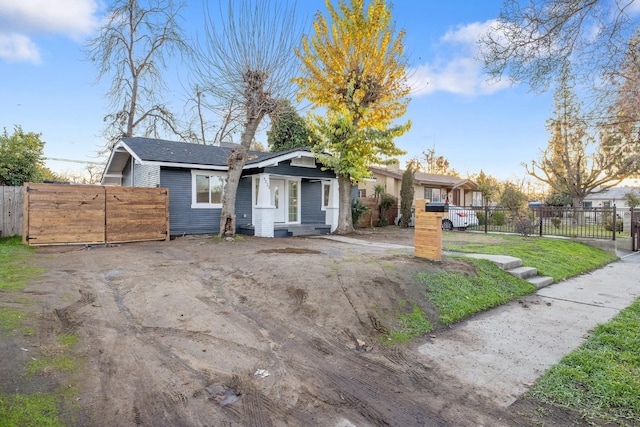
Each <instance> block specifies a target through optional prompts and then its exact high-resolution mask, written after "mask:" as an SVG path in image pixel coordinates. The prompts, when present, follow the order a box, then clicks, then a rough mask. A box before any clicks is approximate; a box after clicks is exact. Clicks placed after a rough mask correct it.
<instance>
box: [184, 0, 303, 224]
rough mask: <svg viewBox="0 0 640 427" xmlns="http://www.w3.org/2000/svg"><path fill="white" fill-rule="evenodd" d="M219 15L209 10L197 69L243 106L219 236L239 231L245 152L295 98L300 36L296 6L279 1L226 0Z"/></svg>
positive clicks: (205, 82) (222, 95)
mask: <svg viewBox="0 0 640 427" xmlns="http://www.w3.org/2000/svg"><path fill="white" fill-rule="evenodd" d="M219 13H220V16H219V18H220V20H221V22H219V21H218V20H216V19H215V17H214V16H213V15H212V14H211V11H210V10H209V9H206V19H205V37H204V40H205V41H204V44H203V45H201V46H199V50H198V54H197V60H196V62H195V66H194V68H195V69H194V72H195V75H196V76H197V78H198V80H199V84H200V86H202V87H204V88H206V89H207V91H209V92H210V93H211V94H212V95H213V96H215V97H216V98H217V99H218V100H219V101H221V102H222V103H223V105H224V104H226V105H231V103H232V102H238V103H240V105H241V106H242V112H243V118H242V127H243V130H242V134H241V138H240V145H239V146H238V147H237V148H236V149H235V150H233V152H232V154H231V155H230V156H229V159H228V161H227V164H228V166H229V172H228V176H227V181H226V184H225V188H224V191H223V198H222V213H221V215H220V236H225V235H233V234H235V223H236V217H235V202H236V194H237V190H238V183H239V180H240V176H241V175H242V169H243V167H244V165H245V162H246V159H247V153H248V151H249V147H250V145H251V142H252V141H253V139H254V137H255V134H256V131H257V129H258V126H259V125H260V123H261V121H262V119H263V118H264V116H265V115H268V114H272V113H273V112H275V111H276V109H277V108H278V105H279V102H277V100H279V99H291V98H293V95H294V90H295V88H294V85H292V84H291V79H292V78H293V76H294V75H295V68H296V67H295V55H293V54H292V52H293V50H294V47H295V46H296V45H297V44H298V43H299V42H300V40H301V32H300V30H299V29H298V28H297V26H296V23H295V8H294V7H289V5H288V4H287V3H286V2H279V1H277V0H273V1H267V0H247V1H243V2H234V1H228V3H227V7H226V8H223V7H222V6H221V7H220V8H219Z"/></svg>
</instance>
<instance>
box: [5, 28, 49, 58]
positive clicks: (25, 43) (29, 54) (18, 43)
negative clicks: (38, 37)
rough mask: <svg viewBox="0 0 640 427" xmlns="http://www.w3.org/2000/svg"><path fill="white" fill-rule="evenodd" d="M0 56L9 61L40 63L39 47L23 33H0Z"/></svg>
mask: <svg viewBox="0 0 640 427" xmlns="http://www.w3.org/2000/svg"><path fill="white" fill-rule="evenodd" d="M0 58H1V59H4V60H6V61H7V62H33V63H34V64H38V63H40V52H39V51H38V47H37V46H36V45H35V43H33V42H32V41H31V39H29V37H27V36H24V35H22V34H2V33H0Z"/></svg>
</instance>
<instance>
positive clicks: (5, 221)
mask: <svg viewBox="0 0 640 427" xmlns="http://www.w3.org/2000/svg"><path fill="white" fill-rule="evenodd" d="M21 234H22V187H5V186H0V237H9V236H20V235H21Z"/></svg>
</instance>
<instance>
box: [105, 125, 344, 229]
mask: <svg viewBox="0 0 640 427" xmlns="http://www.w3.org/2000/svg"><path fill="white" fill-rule="evenodd" d="M231 151H232V147H218V146H211V145H199V144H190V143H184V142H175V141H166V140H160V139H152V138H137V137H136V138H123V139H122V140H121V141H120V142H119V143H118V144H116V146H115V147H114V148H113V151H112V152H111V155H110V157H109V160H108V162H107V165H106V168H105V171H104V174H103V177H102V184H103V185H121V186H129V187H163V188H168V189H169V213H170V218H169V221H170V232H171V235H172V236H176V235H184V234H215V233H218V232H219V229H220V213H221V211H222V192H223V189H224V183H225V179H226V177H227V171H228V166H227V158H228V157H229V154H230V153H231ZM337 223H338V180H337V177H336V174H335V173H334V172H333V171H326V170H323V168H322V167H321V166H320V165H319V164H317V163H316V159H315V157H314V156H313V154H312V153H311V152H310V151H309V150H307V149H304V148H300V149H292V150H288V151H283V152H279V153H262V152H253V151H252V152H250V154H249V158H248V160H247V163H246V165H245V167H244V168H243V171H242V177H241V179H240V182H239V185H238V192H237V196H236V231H237V232H239V233H246V234H255V235H256V236H260V237H274V236H285V235H296V234H319V233H328V232H329V231H333V230H335V228H336V227H337Z"/></svg>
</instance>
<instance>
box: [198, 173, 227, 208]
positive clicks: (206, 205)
mask: <svg viewBox="0 0 640 427" xmlns="http://www.w3.org/2000/svg"><path fill="white" fill-rule="evenodd" d="M197 176H206V177H211V176H215V177H220V178H222V191H224V180H225V178H226V177H227V174H221V173H211V172H207V171H202V170H192V171H191V209H222V203H202V202H200V203H198V202H197V197H198V196H197V189H196V181H197V179H196V177H197ZM220 201H221V202H222V196H221V198H220Z"/></svg>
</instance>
